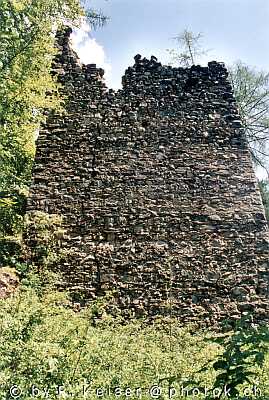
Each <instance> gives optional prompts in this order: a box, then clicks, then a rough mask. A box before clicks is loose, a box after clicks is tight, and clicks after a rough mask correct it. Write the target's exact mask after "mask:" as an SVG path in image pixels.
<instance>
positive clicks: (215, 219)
mask: <svg viewBox="0 0 269 400" xmlns="http://www.w3.org/2000/svg"><path fill="white" fill-rule="evenodd" d="M70 33H71V29H69V28H68V29H66V30H65V31H64V32H63V33H61V34H58V46H59V49H60V51H59V54H58V55H57V57H56V59H55V63H54V66H53V72H54V73H57V75H58V80H59V82H60V83H61V84H62V92H63V94H64V95H65V96H66V112H65V113H64V114H57V113H50V114H49V116H48V118H47V121H46V123H45V124H44V125H43V127H42V129H41V131H40V134H39V137H38V141H37V153H36V159H35V164H34V168H33V178H32V184H31V188H30V197H29V199H28V207H27V210H28V211H27V212H28V214H29V215H30V214H31V213H34V212H36V211H42V212H44V213H48V214H58V215H62V216H63V221H64V226H65V228H66V234H65V235H64V238H63V239H62V243H61V245H62V246H63V247H64V248H66V249H69V250H70V256H69V258H67V259H66V260H64V261H61V262H60V263H59V264H58V265H55V269H56V270H60V271H61V273H62V276H63V282H62V286H63V287H64V288H67V289H68V290H69V291H70V292H74V293H76V292H77V291H83V293H84V294H85V298H86V299H89V300H90V299H95V298H96V297H97V296H99V295H103V294H104V293H106V292H107V291H112V292H113V296H114V298H115V301H116V302H117V304H118V305H119V306H120V307H121V308H122V309H123V310H129V311H131V312H133V313H135V314H138V315H144V314H148V315H149V316H154V315H157V314H162V315H166V314H167V313H168V312H169V310H168V309H169V304H170V312H171V304H172V312H173V315H174V316H177V317H178V318H179V319H180V320H181V321H182V322H193V321H198V320H203V321H204V322H205V323H207V324H213V323H214V322H216V321H220V320H223V319H224V318H227V317H229V318H238V317H239V316H240V315H241V314H242V313H244V312H249V311H250V312H251V313H253V314H254V315H255V316H256V318H257V319H260V320H264V319H266V318H267V317H268V315H269V314H268V310H269V307H268V305H269V301H268V300H269V299H268V283H269V270H268V254H269V246H268V244H269V235H268V227H267V223H266V220H265V215H264V208H263V205H262V201H261V197H260V193H259V190H258V186H257V181H256V177H255V175H254V171H253V166H252V161H251V156H250V151H249V149H248V144H247V141H246V138H245V135H244V129H243V127H242V124H241V122H240V118H239V115H238V110H237V107H236V104H235V99H234V97H233V93H232V88H231V85H230V83H229V81H228V79H227V75H228V74H227V70H226V69H225V67H224V65H223V64H222V63H217V62H210V63H208V66H207V67H201V66H192V67H191V68H172V67H170V66H162V65H161V63H159V62H158V61H157V59H156V58H155V57H151V59H150V60H147V59H144V58H142V57H141V56H140V55H137V56H136V57H135V64H134V66H133V67H129V68H128V69H127V70H126V72H125V75H124V76H123V79H122V85H123V87H122V89H121V90H118V91H114V90H108V89H107V87H106V85H105V83H104V81H103V78H102V77H103V73H104V71H103V70H102V69H98V68H96V66H95V65H92V64H91V65H81V64H80V62H79V60H78V57H77V55H76V53H75V52H74V51H73V50H72V49H71V47H70V44H69V36H70Z"/></svg>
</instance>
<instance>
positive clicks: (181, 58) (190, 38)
mask: <svg viewBox="0 0 269 400" xmlns="http://www.w3.org/2000/svg"><path fill="white" fill-rule="evenodd" d="M202 37H203V35H202V33H198V34H197V35H195V34H194V33H193V32H192V31H188V30H187V29H185V30H184V31H183V32H181V33H180V34H179V35H177V36H175V37H174V38H173V39H174V40H175V41H176V43H177V49H170V50H168V52H169V54H170V56H171V63H173V64H179V65H181V66H182V67H191V66H192V65H194V64H196V63H197V62H198V60H199V58H200V57H201V56H203V55H206V54H207V53H208V51H209V50H205V49H203V48H202V45H201V43H200V42H201V39H202Z"/></svg>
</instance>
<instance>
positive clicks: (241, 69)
mask: <svg viewBox="0 0 269 400" xmlns="http://www.w3.org/2000/svg"><path fill="white" fill-rule="evenodd" d="M229 74H230V80H231V83H232V86H233V90H234V95H235V98H236V100H237V104H238V108H239V112H240V116H241V119H242V122H243V125H244V128H245V133H246V136H247V139H248V142H249V144H250V149H251V153H252V157H253V160H254V162H255V163H256V164H257V165H261V166H262V167H264V168H265V169H266V168H267V166H266V164H267V162H268V159H267V158H268V151H267V147H268V139H269V73H266V72H263V71H257V70H256V69H254V68H251V67H249V66H248V65H245V64H243V63H242V62H241V61H238V62H236V63H234V64H233V65H232V66H231V67H230V68H229Z"/></svg>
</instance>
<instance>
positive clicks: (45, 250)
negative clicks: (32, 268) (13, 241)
mask: <svg viewBox="0 0 269 400" xmlns="http://www.w3.org/2000/svg"><path fill="white" fill-rule="evenodd" d="M65 232H66V231H65V229H64V228H63V221H62V217H61V216H60V215H57V214H46V213H44V212H41V211H36V212H34V213H29V214H27V215H26V217H25V237H26V238H27V243H26V248H25V253H26V254H27V257H26V258H27V260H30V261H31V262H32V263H33V264H34V265H37V266H39V271H40V272H41V269H42V270H44V269H47V268H49V267H50V266H52V265H53V264H54V263H55V262H57V261H58V262H59V260H60V259H62V258H63V257H64V256H65V255H66V254H65V253H64V250H63V249H61V240H62V239H63V237H64V234H65ZM27 244H30V246H29V247H28V246H27Z"/></svg>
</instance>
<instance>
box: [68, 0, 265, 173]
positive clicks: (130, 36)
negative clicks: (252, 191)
mask: <svg viewBox="0 0 269 400" xmlns="http://www.w3.org/2000/svg"><path fill="white" fill-rule="evenodd" d="M84 1H85V3H86V5H87V6H88V7H91V8H94V9H97V10H98V9H101V10H102V12H103V13H104V14H105V15H107V16H108V17H110V20H109V22H108V23H107V25H106V26H105V27H103V28H102V29H98V30H97V31H93V30H91V28H90V27H89V26H87V25H84V26H83V28H82V29H80V30H79V31H77V32H75V34H73V43H74V47H75V49H76V50H77V52H78V54H79V57H80V58H81V61H82V62H84V63H96V64H97V65H98V66H100V67H103V68H104V69H105V70H106V74H105V77H106V81H107V85H108V87H112V88H114V89H118V88H120V87H121V77H122V75H123V74H124V71H125V69H126V68H128V66H130V65H133V63H134V60H133V57H134V56H135V55H136V54H137V53H140V54H142V56H144V57H150V56H151V55H155V56H156V57H158V59H159V61H161V62H162V63H163V64H168V63H169V61H170V56H169V53H168V52H167V49H171V48H175V47H176V42H175V41H174V40H173V39H172V38H173V37H175V36H176V35H177V34H179V33H180V32H182V31H183V30H184V29H188V30H191V31H193V32H194V33H195V34H197V33H199V32H201V33H202V34H203V39H202V42H201V44H202V45H203V47H204V48H206V49H211V51H210V52H209V53H208V55H207V56H206V57H203V58H202V59H201V60H199V63H200V64H202V65H203V64H206V63H207V62H208V61H211V60H216V61H223V62H225V64H226V65H229V64H232V63H233V62H234V61H237V60H242V61H243V62H244V63H246V64H248V65H251V66H253V67H256V68H257V69H258V70H259V69H262V70H264V71H269V22H268V21H269V0H84ZM256 173H257V174H258V176H259V177H260V178H261V177H265V176H266V175H265V172H264V171H263V170H261V169H260V168H259V169H258V171H256Z"/></svg>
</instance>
